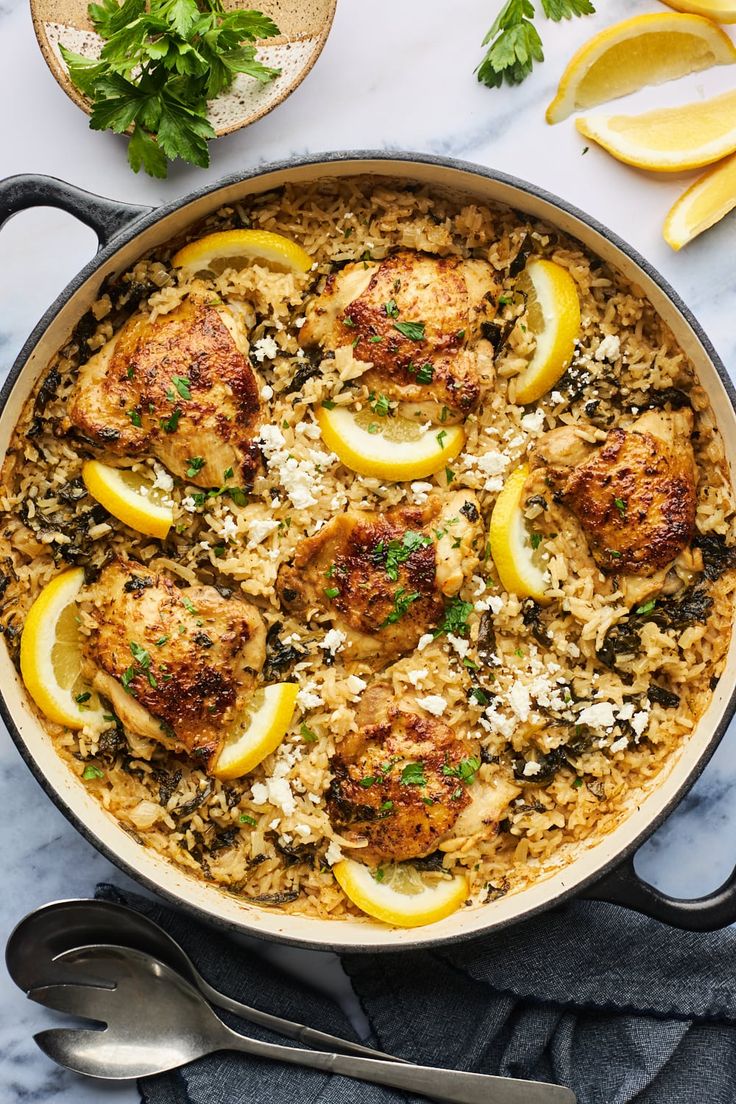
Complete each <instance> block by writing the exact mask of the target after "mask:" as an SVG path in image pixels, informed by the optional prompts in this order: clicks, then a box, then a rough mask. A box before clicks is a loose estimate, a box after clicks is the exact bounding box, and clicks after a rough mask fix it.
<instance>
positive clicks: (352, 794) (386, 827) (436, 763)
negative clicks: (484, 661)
mask: <svg viewBox="0 0 736 1104" xmlns="http://www.w3.org/2000/svg"><path fill="white" fill-rule="evenodd" d="M477 755H478V745H477V743H474V742H472V741H470V740H464V739H459V738H458V737H457V736H456V735H455V733H454V732H453V731H452V729H451V728H449V727H448V726H447V725H446V724H443V723H442V721H439V720H437V719H436V718H434V717H432V718H430V717H421V716H419V715H418V714H417V713H409V712H405V711H403V710H401V709H399V708H397V707H396V706H393V707H391V708H389V709H388V710H387V711H386V712H385V714H384V716H383V717H382V718H381V719H380V720H379V721H378V722H377V723H375V724H367V725H365V726H364V727H362V728H361V729H360V730H359V731H358V732H356V733H353V734H351V735H350V736H349V737H347V738H346V739H345V740H344V741H343V743H342V744H341V745H340V751H339V754H338V755H337V756H336V757H335V758H334V759H333V760H332V770H333V780H332V783H331V785H330V790H329V793H328V797H327V808H328V814H329V816H330V819H331V821H332V824H333V825H334V827H335V828H336V829H337V831H338V832H340V833H341V834H342V835H344V836H345V838H346V839H348V838H349V839H355V841H356V843H358V842H362V841H364V840H367V841H368V846H367V847H365V848H364V847H361V848H360V851H359V852H358V855H359V857H360V859H361V860H366V861H367V862H369V863H380V862H385V861H390V862H403V861H405V860H407V859H417V858H421V857H423V856H425V855H429V854H430V853H431V852H432V851H434V850H436V848H437V844H438V843H439V841H440V840H441V839H442V837H443V836H444V835H446V833H447V832H449V831H450V830H451V829H452V827H453V825H454V824H455V822H456V820H457V819H458V817H459V816H460V813H461V812H462V811H463V809H465V808H466V806H468V805H469V804H470V800H471V798H470V795H469V793H468V786H467V785H466V784H465V783H464V782H463V781H462V780H461V777H460V776H461V773H464V775H465V777H466V780H467V781H468V782H469V781H470V778H471V777H474V774H475V771H477V769H478V766H479V765H480V760H479V759H477V758H473V757H477ZM461 763H465V764H466V769H465V771H464V772H461V769H460V764H461Z"/></svg>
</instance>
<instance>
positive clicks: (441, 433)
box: [437, 429, 447, 448]
mask: <svg viewBox="0 0 736 1104" xmlns="http://www.w3.org/2000/svg"><path fill="white" fill-rule="evenodd" d="M446 437H447V430H446V429H441V430H440V431H439V433H438V434H437V444H438V445H439V446H440V448H444V447H445V438H446Z"/></svg>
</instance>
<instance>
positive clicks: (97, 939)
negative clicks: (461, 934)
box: [5, 900, 404, 1062]
mask: <svg viewBox="0 0 736 1104" xmlns="http://www.w3.org/2000/svg"><path fill="white" fill-rule="evenodd" d="M98 943H106V944H117V945H123V946H125V947H131V948H134V949H137V950H139V951H143V952H145V953H146V954H149V955H151V956H152V957H153V958H155V959H158V960H159V961H160V962H163V963H165V964H166V965H168V966H170V967H171V968H172V969H173V970H176V971H177V973H179V974H181V976H182V977H183V978H185V979H186V981H188V982H189V983H190V984H191V985H193V986H194V987H195V988H196V989H198V990H199V992H200V993H201V994H202V996H203V997H204V998H205V999H206V1000H208V1001H209V1002H210V1004H214V1005H216V1006H217V1007H218V1008H222V1009H224V1011H226V1012H233V1013H234V1014H235V1015H236V1016H239V1017H240V1018H241V1019H243V1020H247V1021H248V1022H249V1023H253V1024H258V1025H259V1026H260V1027H265V1028H268V1029H269V1030H270V1031H274V1032H276V1033H278V1034H281V1035H285V1036H286V1037H287V1039H295V1040H296V1041H297V1042H300V1043H306V1044H307V1045H309V1046H315V1047H318V1048H319V1049H321V1050H335V1051H337V1052H338V1053H340V1054H355V1055H359V1056H360V1057H362V1058H382V1059H384V1060H385V1061H387V1062H403V1061H404V1059H403V1058H395V1057H394V1056H393V1055H391V1054H384V1053H383V1051H380V1050H374V1049H373V1048H372V1047H367V1046H362V1045H361V1044H360V1043H354V1042H352V1041H351V1040H350V1039H343V1038H341V1037H340V1036H339V1035H330V1034H328V1033H327V1032H325V1031H317V1030H316V1029H315V1028H312V1027H307V1026H306V1025H305V1024H300V1023H295V1022H294V1021H293V1020H285V1019H282V1018H281V1016H272V1015H270V1014H269V1013H268V1012H261V1010H260V1009H258V1008H252V1007H251V1006H250V1005H248V1004H241V1003H240V1001H236V1000H233V999H232V998H231V997H227V996H225V994H224V993H220V992H218V990H217V989H214V988H213V987H212V986H211V985H210V984H209V982H207V981H205V979H204V978H203V977H202V975H201V974H200V973H199V972H198V970H197V969H196V967H195V965H194V963H193V962H192V960H191V959H190V958H189V956H188V955H187V953H186V951H185V950H184V948H183V947H181V946H180V944H179V943H177V942H176V940H175V939H173V938H172V936H170V935H169V933H168V932H166V931H164V929H163V928H161V927H159V925H158V924H157V923H156V922H155V921H154V920H150V919H149V918H148V917H147V916H143V915H142V914H141V913H139V912H135V911H134V910H133V909H130V908H127V907H126V906H125V905H118V904H116V903H114V902H113V901H97V900H76V901H53V902H52V903H51V904H48V905H43V906H42V907H41V908H38V909H35V910H34V911H33V912H29V913H28V915H27V916H25V917H24V918H23V919H22V920H21V921H20V922H19V923H18V924H17V925H16V926H15V928H14V929H13V931H12V932H11V934H10V938H9V939H8V942H7V946H6V948H5V962H6V964H7V967H8V973H9V974H10V976H11V977H12V979H13V981H14V982H15V984H16V985H17V986H18V987H19V988H20V989H22V990H23V991H24V992H25V993H27V992H28V990H29V989H31V988H32V987H33V986H34V985H38V984H39V982H40V981H42V980H43V981H44V982H45V983H46V984H50V983H52V982H59V983H64V982H67V981H68V980H69V973H68V970H65V969H64V967H63V966H62V965H60V964H59V962H60V959H59V956H60V955H62V954H63V952H64V951H69V950H71V949H72V948H74V947H82V946H88V945H90V944H98Z"/></svg>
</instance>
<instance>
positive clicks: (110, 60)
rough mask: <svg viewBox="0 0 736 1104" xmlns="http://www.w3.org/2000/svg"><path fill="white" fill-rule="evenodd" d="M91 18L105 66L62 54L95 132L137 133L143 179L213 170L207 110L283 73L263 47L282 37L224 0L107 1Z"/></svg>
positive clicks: (134, 154) (131, 153) (136, 163)
mask: <svg viewBox="0 0 736 1104" xmlns="http://www.w3.org/2000/svg"><path fill="white" fill-rule="evenodd" d="M87 10H88V13H89V17H90V19H91V20H92V23H93V25H94V27H95V30H96V31H97V32H98V34H99V35H101V37H102V38H104V39H105V45H104V46H103V48H102V51H101V53H100V57H99V60H98V61H93V60H91V59H90V58H86V57H83V56H82V55H80V54H75V53H73V52H72V51H71V50H67V49H65V48H64V47H63V46H62V47H60V49H61V53H62V56H63V58H64V61H65V62H66V65H67V68H68V70H69V76H70V77H71V79H72V81H73V82H74V84H75V85H76V86H77V88H78V89H79V90H80V92H82V93H84V95H85V96H87V97H88V98H89V99H90V101H91V103H92V116H91V119H90V126H91V127H92V129H93V130H113V131H115V133H117V134H123V133H124V132H125V131H127V130H128V129H130V130H131V135H130V142H129V143H128V161H129V162H130V167H131V168H132V169H133V172H138V170H139V169H140V168H141V167H143V169H144V170H145V171H146V172H147V173H148V174H149V175H150V176H158V177H165V176H166V173H167V161H173V160H174V159H175V158H177V157H179V158H181V160H182V161H189V162H190V163H191V164H193V165H199V166H201V167H202V168H206V167H207V166H208V165H209V163H210V155H209V149H208V146H207V139H208V138H214V137H215V132H214V130H213V129H212V127H211V125H210V123H209V121H208V119H207V101H208V100H211V99H214V97H215V96H218V95H219V94H220V93H221V92H223V91H225V90H226V89H227V88H229V87H230V85H231V84H232V82H233V80H234V78H235V76H236V74H238V73H247V74H248V75H249V76H251V77H254V78H255V79H256V80H257V81H260V82H261V83H266V82H268V81H270V80H273V78H274V77H275V76H277V75H278V74H279V72H280V70H279V69H270V68H269V67H268V66H266V65H262V64H261V62H260V61H258V60H257V58H256V48H255V46H254V45H253V44H254V42H256V41H257V40H258V39H263V38H272V37H273V36H274V35H277V34H279V29H278V27H277V26H276V24H275V23H274V22H273V20H272V19H269V17H268V16H266V15H264V14H263V13H262V12H259V11H230V12H226V11H225V10H224V9H223V7H222V4H221V2H220V0H199V2H198V0H148V2H147V0H123V2H122V3H121V4H119V3H118V0H102V3H99V4H90V5H89V7H88V9H87Z"/></svg>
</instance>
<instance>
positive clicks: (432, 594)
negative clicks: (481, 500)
mask: <svg viewBox="0 0 736 1104" xmlns="http://www.w3.org/2000/svg"><path fill="white" fill-rule="evenodd" d="M483 541H484V532H483V522H482V519H481V516H480V511H479V509H478V503H477V500H476V498H475V495H474V494H473V493H472V491H458V492H456V493H455V494H453V495H451V496H450V498H449V499H447V501H445V502H444V503H442V502H441V500H440V499H439V497H437V496H433V497H432V498H430V499H429V501H428V502H427V503H426V504H424V505H422V506H397V507H395V508H393V509H391V510H386V511H385V512H384V513H377V512H375V511H368V510H361V511H358V510H348V511H346V512H345V513H343V514H340V515H339V516H338V517H336V518H334V519H333V520H332V521H331V522H329V523H328V524H327V525H325V526H324V528H323V529H320V531H319V532H318V533H317V534H315V536H313V537H308V538H307V539H306V540H304V541H302V542H301V544H300V545H299V547H298V548H297V552H296V555H295V557H294V560H293V562H292V563H291V564H284V565H283V566H282V568H281V570H280V571H279V574H278V579H277V583H276V585H277V590H278V593H279V597H280V599H281V602H282V604H283V606H284V607H285V608H286V609H288V610H289V611H291V612H295V613H299V614H302V615H304V616H306V617H307V619H311V618H312V617H313V616H315V614H317V615H319V616H320V617H321V618H327V619H329V620H330V621H331V622H332V624H333V625H334V626H335V627H336V628H338V629H340V630H342V631H343V632H345V633H346V634H347V638H348V639H347V642H346V648H347V657H348V658H355V659H365V660H380V662H381V665H384V664H386V663H389V662H390V661H391V660H393V659H395V658H396V657H397V656H399V655H402V654H403V653H404V652H409V651H411V650H412V649H413V648H415V647H416V645H417V642H418V640H419V638H420V636H422V634H423V633H425V632H427V631H428V630H431V629H432V628H433V627H434V626H436V625H437V624H438V623H439V622H440V621H441V620H442V616H443V613H444V608H445V603H444V600H443V599H444V598H445V597H453V596H454V595H456V594H457V592H458V591H459V590H460V587H461V586H462V585H463V582H464V581H465V579H466V578H468V577H469V576H470V575H472V573H473V571H474V570H475V568H476V567H477V566H478V562H479V555H480V553H481V552H482V550H483Z"/></svg>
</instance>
